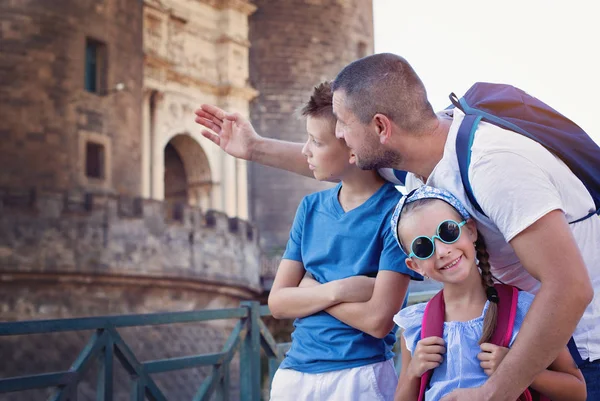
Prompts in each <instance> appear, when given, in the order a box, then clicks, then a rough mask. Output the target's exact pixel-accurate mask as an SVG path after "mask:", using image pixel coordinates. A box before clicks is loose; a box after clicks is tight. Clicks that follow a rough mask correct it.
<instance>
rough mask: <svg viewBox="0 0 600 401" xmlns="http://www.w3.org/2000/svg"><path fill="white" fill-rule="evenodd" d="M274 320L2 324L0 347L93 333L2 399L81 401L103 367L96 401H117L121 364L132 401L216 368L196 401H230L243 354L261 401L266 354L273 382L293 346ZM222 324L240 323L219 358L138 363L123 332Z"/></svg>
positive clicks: (234, 313) (13, 382)
mask: <svg viewBox="0 0 600 401" xmlns="http://www.w3.org/2000/svg"><path fill="white" fill-rule="evenodd" d="M434 293H435V291H433V292H421V293H415V294H411V296H410V297H409V304H412V303H416V302H424V301H427V300H428V299H429V298H430V297H431V296H432V295H433V294H434ZM270 315H271V312H270V311H269V309H268V307H267V306H266V305H263V306H261V305H260V304H259V303H258V302H242V303H241V305H240V307H239V308H231V309H215V310H201V311H190V312H166V313H153V314H144V315H119V316H104V317H88V318H73V319H56V320H30V321H20V322H6V323H0V341H2V337H6V336H15V335H28V334H47V333H58V332H73V331H86V330H88V331H89V330H92V331H93V334H92V335H91V337H90V339H89V341H88V343H87V345H86V346H85V347H84V348H83V350H82V351H81V352H80V353H79V355H78V356H77V358H76V359H75V361H74V362H73V364H72V365H71V367H70V368H69V369H68V370H65V371H58V372H51V373H42V374H33V375H27V376H20V377H9V378H0V394H3V393H10V392H19V391H26V390H34V389H44V388H54V391H53V394H52V396H51V397H50V398H49V399H50V400H52V401H61V400H62V401H76V400H77V394H78V393H77V389H78V385H79V383H80V382H81V381H82V380H83V378H84V376H85V374H86V372H88V371H90V369H91V368H92V367H93V366H94V365H95V364H97V363H98V362H99V369H98V380H97V383H96V386H97V387H96V399H97V400H105V401H112V399H113V396H114V394H113V384H114V383H113V381H114V377H113V376H114V375H113V369H114V361H115V358H116V359H117V360H118V361H119V362H120V363H121V365H122V366H123V367H124V368H125V370H126V371H127V373H128V374H129V376H130V378H131V381H132V386H131V391H130V395H131V398H130V399H131V400H132V401H141V400H145V399H148V400H152V401H166V400H167V398H166V397H165V395H164V394H163V392H162V391H161V390H160V388H159V387H158V386H157V384H156V383H155V381H154V380H153V379H152V377H151V375H152V374H157V373H164V372H171V371H177V370H182V369H189V368H196V367H203V366H204V367H206V366H209V367H211V373H210V374H209V376H208V377H207V378H205V379H204V381H203V382H202V384H201V385H200V387H199V389H198V390H197V392H196V394H195V396H194V397H193V398H192V400H193V401H199V400H209V399H210V398H211V397H212V396H213V395H214V396H215V399H217V400H229V389H230V363H231V361H232V359H233V357H234V356H235V354H236V352H237V351H238V350H239V352H240V399H241V400H243V401H246V400H248V401H258V400H260V399H261V381H262V374H261V349H262V350H264V352H265V354H266V356H267V358H268V375H269V379H270V380H272V379H273V376H274V374H275V371H276V370H277V368H278V367H279V364H280V362H281V361H282V360H283V357H284V354H285V352H286V351H287V350H288V349H289V346H290V344H289V343H285V344H277V343H276V342H275V339H274V338H273V336H272V335H271V333H270V332H269V330H268V328H267V327H266V325H265V324H264V323H263V321H262V317H264V316H270ZM222 319H237V322H236V324H235V326H234V328H233V330H232V331H231V334H230V335H229V337H228V338H227V341H226V342H225V344H224V345H223V347H222V349H221V351H220V352H217V353H212V354H202V355H192V356H183V357H175V358H167V359H160V360H153V361H146V362H143V361H139V360H138V359H137V358H136V356H135V355H134V353H133V352H132V350H131V348H130V347H129V346H128V345H127V344H126V343H125V341H124V340H123V338H122V337H121V335H120V334H119V331H118V329H119V328H125V327H138V326H156V325H167V324H177V323H197V322H206V321H214V320H222ZM2 362H3V363H5V361H2ZM399 363H400V358H397V359H396V367H397V369H398V371H399V368H400V365H399ZM269 383H270V381H269ZM0 398H1V397H0ZM178 401H179V400H178Z"/></svg>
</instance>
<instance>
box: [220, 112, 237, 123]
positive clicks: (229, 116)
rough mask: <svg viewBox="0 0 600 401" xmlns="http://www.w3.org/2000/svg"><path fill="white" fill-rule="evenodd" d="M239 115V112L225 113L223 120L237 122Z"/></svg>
mask: <svg viewBox="0 0 600 401" xmlns="http://www.w3.org/2000/svg"><path fill="white" fill-rule="evenodd" d="M240 117H241V115H240V114H239V113H226V114H225V115H224V116H223V120H229V121H231V122H232V123H235V122H237V120H239V118H240Z"/></svg>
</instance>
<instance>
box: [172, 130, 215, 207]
mask: <svg viewBox="0 0 600 401" xmlns="http://www.w3.org/2000/svg"><path fill="white" fill-rule="evenodd" d="M164 163H165V175H164V179H165V200H166V201H170V202H185V203H188V204H190V205H193V206H199V207H201V208H202V209H204V210H207V209H210V208H212V204H211V190H212V186H213V184H212V178H211V172H210V166H209V164H208V159H207V157H206V154H205V153H204V150H203V149H202V146H200V144H199V143H198V142H196V141H195V140H194V139H193V138H192V137H190V136H189V135H184V134H181V135H176V136H174V137H173V138H172V139H171V140H170V141H169V143H167V145H166V146H165V150H164Z"/></svg>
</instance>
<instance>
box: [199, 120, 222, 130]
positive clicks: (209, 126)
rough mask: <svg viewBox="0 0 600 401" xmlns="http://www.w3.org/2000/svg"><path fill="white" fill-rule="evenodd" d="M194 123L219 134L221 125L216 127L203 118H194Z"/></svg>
mask: <svg viewBox="0 0 600 401" xmlns="http://www.w3.org/2000/svg"><path fill="white" fill-rule="evenodd" d="M195 121H196V122H197V123H198V124H200V125H202V126H204V127H206V128H208V129H211V130H213V131H215V132H217V133H219V132H221V125H217V124H215V123H213V122H212V121H211V120H208V119H206V118H204V117H196V119H195Z"/></svg>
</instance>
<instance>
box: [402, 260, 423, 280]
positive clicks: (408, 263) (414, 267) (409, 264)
mask: <svg viewBox="0 0 600 401" xmlns="http://www.w3.org/2000/svg"><path fill="white" fill-rule="evenodd" d="M404 263H406V267H408V268H409V269H410V270H412V271H414V272H417V273H419V274H420V275H421V276H422V275H423V270H422V269H420V268H419V266H417V263H416V262H415V261H414V260H413V259H412V258H406V259H404Z"/></svg>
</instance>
